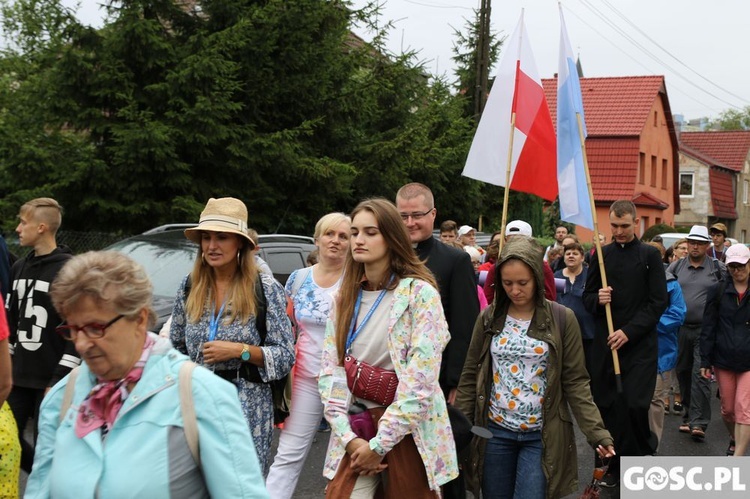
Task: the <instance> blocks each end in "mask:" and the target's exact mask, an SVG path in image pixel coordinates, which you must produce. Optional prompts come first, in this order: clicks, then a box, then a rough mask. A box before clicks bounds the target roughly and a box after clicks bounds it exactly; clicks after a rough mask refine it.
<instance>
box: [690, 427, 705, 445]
mask: <svg viewBox="0 0 750 499" xmlns="http://www.w3.org/2000/svg"><path fill="white" fill-rule="evenodd" d="M690 435H692V437H693V440H696V441H699V442H702V441H703V439H704V438H706V431H705V430H704V429H703V428H700V427H698V426H695V427H693V428H691V429H690Z"/></svg>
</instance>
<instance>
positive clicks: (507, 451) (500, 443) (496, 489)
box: [482, 421, 547, 499]
mask: <svg viewBox="0 0 750 499" xmlns="http://www.w3.org/2000/svg"><path fill="white" fill-rule="evenodd" d="M487 428H488V429H489V430H490V431H491V432H492V438H491V439H490V440H489V441H488V442H487V447H486V449H485V453H484V472H483V477H482V497H483V498H484V499H505V498H508V499H544V497H545V493H546V489H547V479H546V478H545V476H544V470H543V469H542V432H541V431H527V432H515V431H510V430H506V429H505V428H502V427H501V426H499V425H497V424H495V423H494V422H492V421H490V422H489V424H488V426H487Z"/></svg>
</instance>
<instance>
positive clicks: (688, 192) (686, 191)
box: [680, 173, 695, 197]
mask: <svg viewBox="0 0 750 499" xmlns="http://www.w3.org/2000/svg"><path fill="white" fill-rule="evenodd" d="M694 177H695V174H694V173H680V196H684V197H693V178H694Z"/></svg>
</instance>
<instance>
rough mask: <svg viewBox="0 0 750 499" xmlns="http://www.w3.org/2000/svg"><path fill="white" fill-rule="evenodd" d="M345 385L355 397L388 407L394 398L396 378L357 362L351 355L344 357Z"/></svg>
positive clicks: (391, 372) (388, 372)
mask: <svg viewBox="0 0 750 499" xmlns="http://www.w3.org/2000/svg"><path fill="white" fill-rule="evenodd" d="M344 369H345V370H346V384H347V385H348V386H349V391H351V392H352V393H353V394H354V396H355V397H358V398H361V399H365V400H369V401H371V402H375V403H376V404H379V405H382V406H386V407H387V406H389V405H391V402H393V399H394V398H396V388H398V376H396V371H389V370H388V369H383V368H382V367H376V366H373V365H370V364H368V363H367V362H362V361H361V360H357V359H355V358H354V357H352V356H351V355H347V356H346V357H344Z"/></svg>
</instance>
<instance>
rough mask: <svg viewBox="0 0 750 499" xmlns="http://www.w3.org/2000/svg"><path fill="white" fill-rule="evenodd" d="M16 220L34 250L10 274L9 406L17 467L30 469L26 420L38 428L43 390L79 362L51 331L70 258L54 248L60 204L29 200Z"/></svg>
mask: <svg viewBox="0 0 750 499" xmlns="http://www.w3.org/2000/svg"><path fill="white" fill-rule="evenodd" d="M19 218H20V222H19V224H18V227H16V233H18V240H19V242H20V244H21V246H24V247H29V248H32V251H31V252H30V253H29V254H28V256H26V257H24V258H21V259H20V260H18V261H17V262H16V263H14V264H13V267H12V268H11V272H10V274H11V291H10V295H9V298H8V303H7V309H8V326H9V327H10V345H11V354H12V355H13V389H12V390H11V393H10V396H9V397H8V404H9V405H10V408H11V410H12V411H13V416H14V417H15V418H16V424H17V425H18V435H19V439H20V441H21V468H22V469H23V470H24V471H26V472H27V473H30V472H31V465H32V464H33V462H34V448H33V447H32V446H31V445H30V444H29V443H28V442H26V441H25V440H24V438H23V434H24V430H25V429H26V423H27V422H28V420H29V418H31V417H33V418H34V427H35V429H36V423H37V421H38V418H39V405H40V404H41V402H42V398H43V397H44V394H45V393H46V391H47V389H48V388H50V387H52V385H54V384H55V383H57V382H58V381H59V380H60V379H62V378H63V377H64V376H65V375H67V374H68V373H69V372H70V370H71V369H72V368H74V367H76V366H78V365H79V364H80V362H81V361H80V358H79V357H78V354H77V353H76V351H75V346H74V344H73V343H72V342H69V341H65V340H64V339H63V338H62V336H60V335H58V334H56V333H55V328H56V327H57V326H58V325H59V324H60V322H61V319H60V316H59V315H58V314H57V312H56V311H55V308H54V307H53V306H52V302H51V300H50V297H49V289H50V284H51V283H52V281H53V280H54V279H55V277H56V276H57V273H58V272H59V271H60V269H61V268H62V266H63V264H65V262H66V261H67V260H68V259H69V258H70V257H71V256H72V254H71V252H70V250H69V249H67V248H65V247H58V246H57V241H56V234H57V229H59V228H60V223H61V222H62V208H61V207H60V205H59V204H58V202H57V201H55V200H54V199H51V198H38V199H33V200H31V201H29V202H28V203H26V204H24V205H23V206H21V210H20V213H19ZM35 433H36V432H35Z"/></svg>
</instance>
